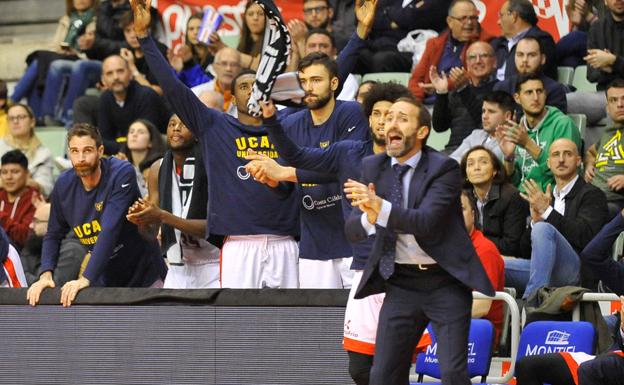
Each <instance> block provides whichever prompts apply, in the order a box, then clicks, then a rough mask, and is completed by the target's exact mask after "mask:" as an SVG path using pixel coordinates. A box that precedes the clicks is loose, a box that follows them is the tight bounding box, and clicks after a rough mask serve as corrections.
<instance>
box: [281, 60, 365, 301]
mask: <svg viewBox="0 0 624 385" xmlns="http://www.w3.org/2000/svg"><path fill="white" fill-rule="evenodd" d="M337 67H338V66H337V63H336V61H334V60H333V59H331V58H330V57H329V56H327V55H326V54H324V53H320V52H314V53H311V54H309V55H308V56H306V57H304V58H303V59H301V61H300V62H299V68H298V76H299V80H300V83H301V86H302V88H303V89H304V91H305V92H306V95H305V97H304V99H303V100H304V103H305V104H306V106H307V107H308V108H307V109H303V110H300V111H298V112H295V113H293V114H290V115H288V116H287V117H285V118H283V119H282V121H281V124H282V125H283V126H284V129H285V131H286V133H287V134H288V136H289V137H290V138H291V139H292V140H293V141H294V142H295V143H296V144H297V145H300V146H306V147H319V148H324V147H327V146H329V145H331V144H332V143H335V142H338V141H341V140H345V139H352V140H364V139H366V138H367V136H368V124H367V123H366V120H365V119H364V115H363V114H362V110H361V108H360V105H359V104H358V103H356V102H344V101H336V99H335V97H334V91H335V90H336V89H337V88H338V68H337ZM297 186H298V191H299V198H300V202H301V204H300V208H299V210H300V211H299V212H300V220H301V242H300V244H299V283H300V287H302V288H332V289H334V288H340V289H342V288H344V287H351V278H352V273H351V272H350V270H349V266H350V265H351V256H352V250H351V246H350V245H349V242H348V241H347V240H346V238H345V235H344V231H343V229H344V220H343V216H342V212H341V200H342V186H340V184H338V183H337V182H332V183H325V184H316V183H299V184H298V185H297Z"/></svg>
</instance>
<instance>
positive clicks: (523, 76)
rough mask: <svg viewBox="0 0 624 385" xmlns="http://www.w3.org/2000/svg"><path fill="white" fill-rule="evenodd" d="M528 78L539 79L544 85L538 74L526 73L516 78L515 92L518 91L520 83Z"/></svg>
mask: <svg viewBox="0 0 624 385" xmlns="http://www.w3.org/2000/svg"><path fill="white" fill-rule="evenodd" d="M529 80H539V81H540V82H541V83H542V85H544V81H543V80H542V77H541V76H540V75H539V74H526V75H518V79H516V88H515V92H520V89H521V88H522V85H523V84H524V83H526V82H528V81H529Z"/></svg>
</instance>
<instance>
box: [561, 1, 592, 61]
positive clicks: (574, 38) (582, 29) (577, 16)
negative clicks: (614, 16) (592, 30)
mask: <svg viewBox="0 0 624 385" xmlns="http://www.w3.org/2000/svg"><path fill="white" fill-rule="evenodd" d="M601 3H602V1H597V0H569V1H568V4H567V5H566V8H565V10H566V14H567V15H568V20H570V32H569V33H568V34H566V35H564V36H562V37H561V39H559V41H558V42H557V44H556V46H555V48H556V50H557V65H558V66H561V67H578V66H580V65H585V61H584V60H583V58H584V57H585V55H587V31H588V30H589V26H590V25H591V24H592V23H593V22H594V21H596V20H597V19H598V15H599V14H603V13H604V5H603V6H601V5H602V4H601ZM598 7H600V9H598Z"/></svg>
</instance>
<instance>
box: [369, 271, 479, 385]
mask: <svg viewBox="0 0 624 385" xmlns="http://www.w3.org/2000/svg"><path fill="white" fill-rule="evenodd" d="M395 266H396V267H395V273H394V275H393V276H392V277H390V280H389V281H388V283H387V286H386V297H385V299H384V303H383V306H382V308H381V313H380V314H379V326H378V327H377V339H376V341H375V359H374V361H373V368H372V370H371V374H370V384H371V385H388V384H392V385H408V384H409V370H410V367H411V363H412V354H413V353H414V346H416V343H417V342H418V340H419V339H420V337H421V336H422V333H423V331H424V330H425V328H426V327H427V323H429V321H431V325H432V327H433V331H434V333H435V335H436V338H437V342H438V348H437V353H438V359H439V363H440V373H441V375H442V383H443V384H445V385H469V384H470V379H469V377H468V372H467V368H466V360H467V357H468V331H469V329H470V311H471V306H472V293H471V290H470V289H469V288H468V287H466V286H465V285H464V284H462V283H461V282H459V281H457V280H456V279H455V278H454V277H452V276H451V275H449V274H448V273H447V272H446V271H444V270H442V269H441V268H438V269H432V271H429V270H425V271H422V270H418V269H417V268H416V267H413V266H406V265H399V264H396V265H395Z"/></svg>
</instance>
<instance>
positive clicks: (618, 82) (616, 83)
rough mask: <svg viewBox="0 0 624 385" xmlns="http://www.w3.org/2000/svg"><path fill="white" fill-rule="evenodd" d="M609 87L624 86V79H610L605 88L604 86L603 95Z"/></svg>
mask: <svg viewBox="0 0 624 385" xmlns="http://www.w3.org/2000/svg"><path fill="white" fill-rule="evenodd" d="M610 88H624V79H622V78H615V79H613V80H611V81H610V82H609V84H607V88H605V95H607V92H608V91H609V89H610Z"/></svg>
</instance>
